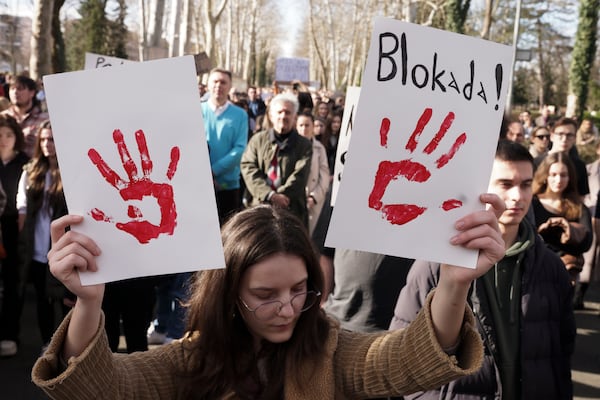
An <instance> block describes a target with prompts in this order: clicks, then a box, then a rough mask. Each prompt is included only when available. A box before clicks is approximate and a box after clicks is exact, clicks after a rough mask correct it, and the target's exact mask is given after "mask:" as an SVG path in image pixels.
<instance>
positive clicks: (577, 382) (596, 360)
mask: <svg viewBox="0 0 600 400" xmlns="http://www.w3.org/2000/svg"><path fill="white" fill-rule="evenodd" d="M33 299H34V296H33V292H32V290H31V288H29V291H28V293H27V301H26V304H25V309H24V315H23V327H22V329H23V338H22V340H23V343H22V345H21V348H20V351H19V354H18V355H17V356H16V357H13V358H7V359H0V399H2V400H38V399H46V397H45V396H44V395H43V393H41V392H40V391H39V390H38V389H37V388H36V387H35V386H34V385H33V384H32V383H31V378H30V373H31V367H32V365H33V363H34V361H35V359H36V358H37V356H38V354H39V352H40V347H41V345H42V343H41V339H40V337H39V333H38V331H37V328H36V322H35V305H34V300H33ZM576 318H577V333H578V336H577V345H576V349H575V355H574V357H573V383H574V390H575V400H589V399H600V283H597V284H595V285H593V286H592V287H591V288H590V290H589V291H588V294H587V295H586V310H583V311H577V312H576Z"/></svg>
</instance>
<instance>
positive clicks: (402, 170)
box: [369, 108, 467, 225]
mask: <svg viewBox="0 0 600 400" xmlns="http://www.w3.org/2000/svg"><path fill="white" fill-rule="evenodd" d="M431 115H432V110H431V108H426V109H425V110H424V111H423V114H421V117H420V118H419V121H418V122H417V126H416V127H415V130H414V131H413V133H412V135H411V136H410V138H409V139H408V142H407V143H406V150H408V152H409V153H411V154H412V153H413V152H414V151H415V150H416V148H417V145H418V140H419V136H421V133H423V130H424V129H425V126H426V125H427V124H428V123H429V120H430V119H431ZM453 121H454V113H453V112H449V113H448V114H447V115H446V118H444V121H443V122H442V124H441V125H440V129H439V130H438V132H437V134H436V135H435V136H434V137H433V138H432V139H431V141H430V142H429V143H428V144H427V146H425V148H424V149H423V153H425V154H428V155H429V154H431V153H433V151H434V150H436V149H437V147H438V145H439V144H440V142H441V141H442V139H443V138H444V136H445V135H446V133H447V132H448V129H449V128H450V126H451V125H452V122H453ZM389 130H390V120H389V119H388V118H383V119H382V120H381V128H380V131H379V134H380V139H381V143H380V144H381V146H383V147H386V148H387V136H388V133H389ZM466 140H467V135H466V133H464V132H463V133H462V134H461V135H459V136H458V137H457V138H456V140H455V141H454V144H453V145H452V147H451V148H450V150H449V151H448V152H447V153H445V154H443V155H442V156H440V157H439V158H438V159H437V160H436V162H435V166H436V168H437V169H440V168H443V167H444V166H445V165H446V164H448V162H449V161H450V160H452V158H453V157H454V155H455V154H456V153H457V152H458V150H459V149H460V147H461V146H462V145H463V144H464V143H465V142H466ZM400 176H402V177H404V178H405V179H406V180H408V181H411V182H418V183H423V182H426V181H428V180H429V178H430V177H431V171H429V169H427V167H426V166H425V165H423V164H421V163H419V162H416V161H413V160H412V159H411V158H408V159H405V160H401V161H381V162H380V163H379V168H378V169H377V173H376V175H375V182H374V183H373V189H372V190H371V194H370V195H369V207H370V208H372V209H374V210H378V211H381V214H382V216H383V218H385V219H387V220H388V221H389V222H390V223H391V224H394V225H404V224H406V223H408V222H410V221H412V220H414V219H416V218H417V217H419V216H420V215H421V214H423V213H424V212H425V211H426V210H427V207H425V206H419V205H416V204H383V202H382V198H383V195H384V194H385V190H386V189H387V187H388V185H389V184H390V182H391V181H392V180H395V179H398V177H400ZM440 207H441V208H442V209H443V210H444V211H449V210H452V209H455V208H459V207H462V202H461V201H460V200H457V199H448V200H446V201H444V202H443V203H442V205H441V206H440Z"/></svg>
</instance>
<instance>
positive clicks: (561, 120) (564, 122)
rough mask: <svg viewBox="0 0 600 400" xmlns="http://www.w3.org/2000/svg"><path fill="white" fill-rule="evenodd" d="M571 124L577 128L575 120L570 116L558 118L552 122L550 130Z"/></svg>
mask: <svg viewBox="0 0 600 400" xmlns="http://www.w3.org/2000/svg"><path fill="white" fill-rule="evenodd" d="M565 125H572V126H573V127H574V128H575V130H577V121H575V120H574V119H572V118H566V117H563V118H559V119H557V120H556V121H555V122H554V123H553V124H552V132H554V130H555V129H556V128H558V127H559V126H565Z"/></svg>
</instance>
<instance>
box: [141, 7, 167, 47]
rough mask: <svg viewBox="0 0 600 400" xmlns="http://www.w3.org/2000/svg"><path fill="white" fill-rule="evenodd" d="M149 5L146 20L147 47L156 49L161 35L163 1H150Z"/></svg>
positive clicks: (163, 12) (163, 10)
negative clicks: (147, 18)
mask: <svg viewBox="0 0 600 400" xmlns="http://www.w3.org/2000/svg"><path fill="white" fill-rule="evenodd" d="M141 1H144V0H141ZM151 4H152V6H151V7H150V13H149V20H148V35H149V38H148V46H150V47H157V46H158V45H159V44H160V39H161V38H162V33H163V24H164V16H165V0H152V1H151Z"/></svg>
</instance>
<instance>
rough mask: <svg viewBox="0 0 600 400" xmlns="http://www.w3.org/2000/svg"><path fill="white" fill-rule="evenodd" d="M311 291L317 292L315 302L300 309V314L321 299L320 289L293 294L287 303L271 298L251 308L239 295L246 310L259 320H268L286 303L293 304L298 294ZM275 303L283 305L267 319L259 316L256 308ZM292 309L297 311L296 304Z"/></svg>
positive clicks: (301, 294) (305, 293) (306, 293)
mask: <svg viewBox="0 0 600 400" xmlns="http://www.w3.org/2000/svg"><path fill="white" fill-rule="evenodd" d="M309 293H314V294H315V302H314V303H313V304H311V305H310V306H308V307H306V308H302V309H301V310H300V311H298V314H301V313H303V312H304V311H308V310H310V309H311V308H312V307H313V306H314V305H315V304H317V300H318V299H319V297H321V292H320V291H318V290H307V291H306V292H302V293H298V294H295V295H293V296H292V297H290V299H289V300H288V301H286V302H285V303H284V302H283V301H281V300H271V301H265V302H264V303H261V304H259V305H258V306H256V307H255V308H254V309H251V308H250V306H249V305H248V304H246V302H245V301H244V299H242V297H241V296H238V299H239V300H240V302H241V303H242V305H243V306H244V307H245V308H246V310H248V311H249V312H251V313H252V314H253V315H254V317H255V318H256V319H257V320H259V321H267V320H269V319H271V318H273V317H275V316H276V315H278V314H279V313H280V312H281V310H282V309H283V307H285V306H286V305H288V304H289V305H290V306H292V301H293V300H294V299H295V298H296V297H298V296H303V295H306V296H308V294H309ZM274 303H279V304H281V307H279V309H277V310H276V311H275V312H274V313H273V315H272V316H270V317H268V318H266V319H261V318H258V316H257V315H256V310H258V309H259V308H260V307H262V306H264V305H268V304H274ZM292 309H293V310H294V313H296V310H295V309H294V306H292Z"/></svg>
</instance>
